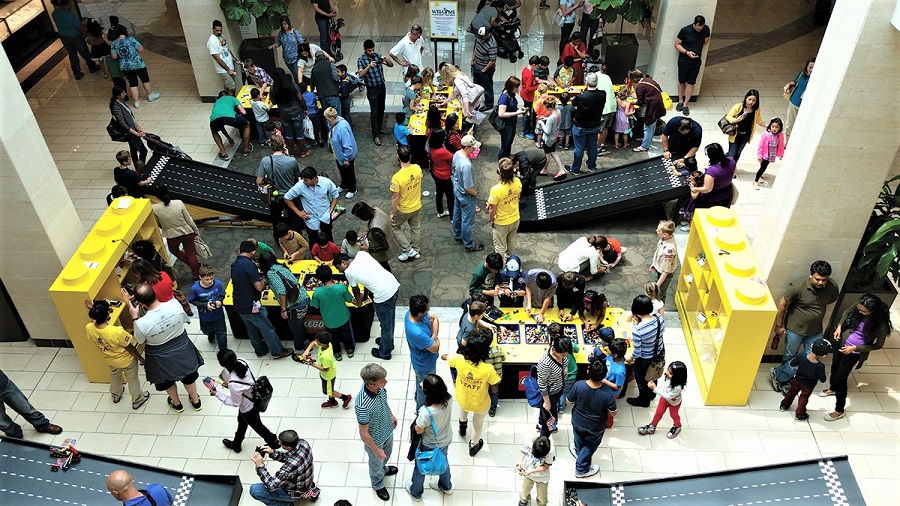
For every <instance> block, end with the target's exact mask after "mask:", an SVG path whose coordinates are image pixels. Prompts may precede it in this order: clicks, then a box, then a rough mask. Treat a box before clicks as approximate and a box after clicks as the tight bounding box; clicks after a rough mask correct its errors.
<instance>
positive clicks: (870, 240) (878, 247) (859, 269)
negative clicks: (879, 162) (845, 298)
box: [851, 176, 900, 286]
mask: <svg viewBox="0 0 900 506" xmlns="http://www.w3.org/2000/svg"><path fill="white" fill-rule="evenodd" d="M897 181H900V176H895V177H893V178H891V179H889V180H887V181H885V182H884V186H882V187H881V193H880V194H879V195H878V201H877V202H876V203H875V208H874V209H873V210H872V216H871V217H870V218H869V223H868V224H867V225H866V230H865V233H863V237H862V240H861V241H860V243H859V249H858V250H857V253H856V262H855V263H854V265H855V272H853V273H851V274H853V275H854V277H855V278H857V280H858V281H860V282H868V283H870V285H871V286H874V285H876V284H879V283H881V282H882V281H884V280H886V279H887V275H888V274H890V275H891V276H892V277H893V278H894V280H895V281H900V183H897ZM895 183H896V184H895ZM891 185H894V186H893V187H892V186H891Z"/></svg>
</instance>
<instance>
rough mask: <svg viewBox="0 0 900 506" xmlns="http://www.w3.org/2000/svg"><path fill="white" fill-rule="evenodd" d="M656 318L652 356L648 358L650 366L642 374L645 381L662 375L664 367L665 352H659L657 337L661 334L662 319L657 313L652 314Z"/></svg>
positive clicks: (654, 379) (656, 378)
mask: <svg viewBox="0 0 900 506" xmlns="http://www.w3.org/2000/svg"><path fill="white" fill-rule="evenodd" d="M653 316H654V318H655V319H656V340H655V341H654V342H653V358H651V359H650V366H649V367H647V373H646V374H644V379H645V380H647V381H656V380H658V379H659V378H660V377H661V376H662V375H663V371H664V370H665V368H666V353H665V351H663V352H662V353H660V352H659V337H660V334H662V321H660V318H659V315H653Z"/></svg>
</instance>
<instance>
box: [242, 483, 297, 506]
mask: <svg viewBox="0 0 900 506" xmlns="http://www.w3.org/2000/svg"><path fill="white" fill-rule="evenodd" d="M250 497H252V498H254V499H256V500H257V501H259V502H261V503H263V504H265V505H266V506H293V504H294V502H295V501H296V500H295V499H291V496H289V495H288V494H287V492H285V491H284V489H283V488H276V489H275V491H274V492H269V489H267V488H266V486H265V485H263V484H262V483H254V484H253V485H250Z"/></svg>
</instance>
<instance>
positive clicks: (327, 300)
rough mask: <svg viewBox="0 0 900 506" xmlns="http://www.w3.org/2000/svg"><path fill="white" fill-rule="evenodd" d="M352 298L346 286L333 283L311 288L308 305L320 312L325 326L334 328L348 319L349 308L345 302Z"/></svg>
mask: <svg viewBox="0 0 900 506" xmlns="http://www.w3.org/2000/svg"><path fill="white" fill-rule="evenodd" d="M352 300H353V296H352V295H350V291H349V290H347V287H346V286H344V285H342V284H341V283H334V284H332V285H328V286H320V287H318V288H316V289H315V290H313V296H312V301H310V305H311V306H312V307H314V308H318V309H319V312H320V313H322V323H323V324H324V325H325V327H326V328H329V329H336V328H338V327H340V326H341V325H343V324H345V323H347V322H348V321H349V320H350V310H349V309H347V305H346V304H345V302H350V301H352Z"/></svg>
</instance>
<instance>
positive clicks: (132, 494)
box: [106, 469, 173, 506]
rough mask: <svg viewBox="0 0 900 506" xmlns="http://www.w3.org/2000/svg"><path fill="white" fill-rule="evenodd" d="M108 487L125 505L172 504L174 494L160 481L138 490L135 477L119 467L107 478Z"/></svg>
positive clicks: (164, 505) (169, 505) (170, 505)
mask: <svg viewBox="0 0 900 506" xmlns="http://www.w3.org/2000/svg"><path fill="white" fill-rule="evenodd" d="M106 489H107V490H109V493H110V494H112V496H113V497H115V498H116V499H118V500H120V501H122V502H123V503H124V505H125V506H152V505H156V506H172V501H173V499H172V494H170V493H169V491H168V490H166V489H165V488H164V487H163V486H162V485H160V484H159V483H150V484H148V485H147V488H145V489H141V490H138V489H137V488H135V486H134V478H132V477H131V475H130V474H128V472H127V471H124V470H122V469H117V470H115V471H113V472H111V473H109V477H107V478H106Z"/></svg>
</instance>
